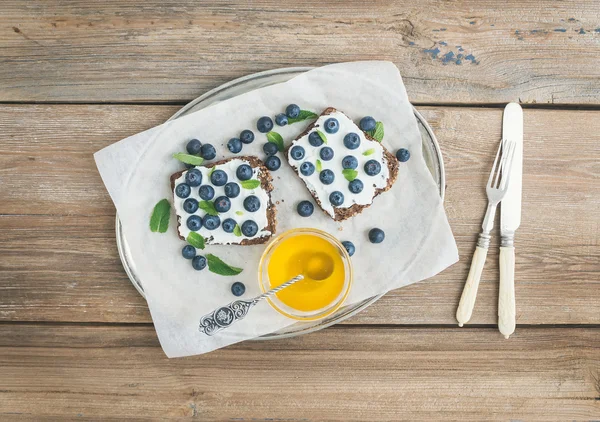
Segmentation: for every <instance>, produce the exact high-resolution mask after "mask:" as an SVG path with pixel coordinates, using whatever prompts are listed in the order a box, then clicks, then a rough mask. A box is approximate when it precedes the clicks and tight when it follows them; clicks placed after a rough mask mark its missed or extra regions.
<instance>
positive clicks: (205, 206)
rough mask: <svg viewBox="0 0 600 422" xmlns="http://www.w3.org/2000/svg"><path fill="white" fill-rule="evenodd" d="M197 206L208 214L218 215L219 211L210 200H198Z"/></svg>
mask: <svg viewBox="0 0 600 422" xmlns="http://www.w3.org/2000/svg"><path fill="white" fill-rule="evenodd" d="M198 208H200V209H201V210H202V211H204V212H205V213H207V214H208V215H219V212H218V211H217V209H216V208H215V204H214V203H213V202H212V201H200V202H198Z"/></svg>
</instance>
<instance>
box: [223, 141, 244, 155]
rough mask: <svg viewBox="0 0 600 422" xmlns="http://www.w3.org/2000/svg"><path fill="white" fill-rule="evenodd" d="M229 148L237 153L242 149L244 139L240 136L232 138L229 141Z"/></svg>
mask: <svg viewBox="0 0 600 422" xmlns="http://www.w3.org/2000/svg"><path fill="white" fill-rule="evenodd" d="M227 149H228V150H229V151H230V152H233V153H234V154H237V153H238V152H240V151H241V150H242V141H241V140H240V139H239V138H231V139H230V140H229V142H227Z"/></svg>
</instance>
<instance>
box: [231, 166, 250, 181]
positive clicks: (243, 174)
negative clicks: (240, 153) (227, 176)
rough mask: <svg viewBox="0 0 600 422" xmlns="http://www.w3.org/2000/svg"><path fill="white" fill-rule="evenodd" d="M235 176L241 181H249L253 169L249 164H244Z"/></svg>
mask: <svg viewBox="0 0 600 422" xmlns="http://www.w3.org/2000/svg"><path fill="white" fill-rule="evenodd" d="M235 175H236V176H237V178H238V179H240V180H249V179H250V178H251V177H252V167H250V166H249V165H248V164H242V165H241V166H239V167H238V168H237V170H236V171H235Z"/></svg>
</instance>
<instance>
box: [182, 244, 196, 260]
mask: <svg viewBox="0 0 600 422" xmlns="http://www.w3.org/2000/svg"><path fill="white" fill-rule="evenodd" d="M181 255H183V257H184V258H185V259H192V258H193V257H195V256H196V248H194V247H193V246H192V245H185V246H184V247H183V249H182V250H181Z"/></svg>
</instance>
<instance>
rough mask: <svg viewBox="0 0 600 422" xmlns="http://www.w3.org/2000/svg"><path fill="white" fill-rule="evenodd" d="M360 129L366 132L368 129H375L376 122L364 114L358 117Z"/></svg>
mask: <svg viewBox="0 0 600 422" xmlns="http://www.w3.org/2000/svg"><path fill="white" fill-rule="evenodd" d="M358 125H359V126H360V128H361V129H362V130H364V131H365V132H368V131H370V130H373V129H375V126H376V125H377V122H376V121H375V119H374V118H372V117H371V116H366V117H363V118H362V119H360V123H359V124H358Z"/></svg>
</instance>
